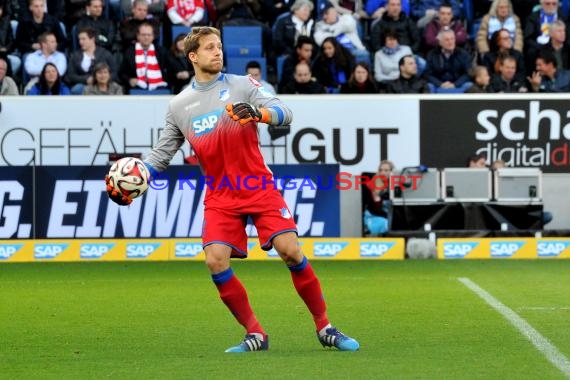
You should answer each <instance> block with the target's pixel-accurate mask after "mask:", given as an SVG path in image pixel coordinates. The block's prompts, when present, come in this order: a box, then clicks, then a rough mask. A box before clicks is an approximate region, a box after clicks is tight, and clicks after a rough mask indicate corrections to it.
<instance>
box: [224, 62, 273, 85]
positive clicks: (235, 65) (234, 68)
mask: <svg viewBox="0 0 570 380" xmlns="http://www.w3.org/2000/svg"><path fill="white" fill-rule="evenodd" d="M249 61H257V62H259V65H260V66H261V77H262V78H263V79H265V80H267V61H266V59H265V58H264V57H257V58H250V57H247V58H242V57H228V58H227V59H226V73H228V74H237V75H245V66H247V63H248V62H249Z"/></svg>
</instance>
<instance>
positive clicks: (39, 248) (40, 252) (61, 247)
mask: <svg viewBox="0 0 570 380" xmlns="http://www.w3.org/2000/svg"><path fill="white" fill-rule="evenodd" d="M68 246H69V244H36V245H35V246H34V257H35V258H36V259H54V258H56V257H57V256H58V255H59V254H60V253H62V252H63V251H65V250H66V249H67V247H68Z"/></svg>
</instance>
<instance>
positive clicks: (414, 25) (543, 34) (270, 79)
mask: <svg viewBox="0 0 570 380" xmlns="http://www.w3.org/2000/svg"><path fill="white" fill-rule="evenodd" d="M560 1H561V0H534V1H531V0H524V1H517V2H516V4H515V5H516V7H515V6H514V5H513V4H512V3H511V0H491V1H490V0H473V1H472V2H470V3H473V4H474V9H473V10H472V11H474V13H475V18H472V19H469V20H467V19H466V10H465V8H464V7H465V3H466V2H462V1H461V0H429V1H428V0H424V1H409V0H328V1H327V0H291V1H287V0H271V1H270V0H245V1H241V0H69V1H64V0H0V91H1V92H0V94H1V95H16V94H22V95H68V94H71V95H81V94H90V95H95V94H97V95H118V94H130V93H134V92H137V93H140V92H141V91H143V92H144V91H148V92H149V93H150V92H153V91H156V90H164V92H165V93H172V94H177V93H179V92H180V91H182V90H183V89H184V88H185V87H186V86H187V85H188V83H189V82H190V80H191V79H192V77H193V71H192V67H191V65H189V64H188V62H187V60H186V57H184V53H183V39H184V36H185V33H184V34H179V35H172V30H173V26H176V25H181V26H185V27H188V28H191V27H193V26H197V25H212V26H216V27H218V28H220V29H222V31H223V28H224V26H252V25H254V26H259V27H261V30H262V45H263V46H262V49H263V56H264V59H266V62H267V74H268V75H267V77H265V78H262V77H261V73H262V72H263V71H264V70H262V66H261V65H260V64H259V62H256V61H255V59H253V60H252V62H250V63H249V64H248V65H247V69H246V70H245V71H244V73H243V74H246V73H251V75H254V76H256V78H257V79H258V80H259V81H263V82H264V83H266V86H267V87H269V86H271V87H272V91H275V92H276V93H286V94H301V93H302V94H324V93H327V94H336V93H350V94H352V93H361V94H362V93H463V92H467V93H490V92H505V93H521V92H569V91H570V71H569V69H570V46H569V43H570V42H569V41H570V40H569V39H568V30H569V29H568V28H567V27H566V24H567V20H568V19H567V15H566V14H564V12H562V7H561V4H560ZM227 59H231V57H226V60H227ZM263 68H265V65H264V66H263ZM273 87H274V89H273Z"/></svg>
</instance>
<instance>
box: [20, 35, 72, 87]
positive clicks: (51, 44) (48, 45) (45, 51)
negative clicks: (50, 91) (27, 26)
mask: <svg viewBox="0 0 570 380" xmlns="http://www.w3.org/2000/svg"><path fill="white" fill-rule="evenodd" d="M39 43H40V48H39V49H38V50H36V51H34V52H33V53H30V54H28V55H27V56H26V59H25V61H24V70H26V73H27V75H28V76H29V77H30V78H31V79H30V82H33V83H35V82H36V81H37V78H38V77H39V76H40V74H41V72H42V70H43V68H44V66H45V65H46V63H48V62H49V63H53V64H54V65H55V67H56V68H57V71H58V73H59V76H60V77H62V76H63V75H65V72H66V71H67V58H66V57H65V54H63V53H61V52H59V51H57V40H56V38H55V34H53V33H52V32H45V33H43V34H42V35H41V36H40V37H39ZM30 82H28V84H29V83H30ZM33 83H32V85H33ZM28 84H26V88H28V87H29V86H28Z"/></svg>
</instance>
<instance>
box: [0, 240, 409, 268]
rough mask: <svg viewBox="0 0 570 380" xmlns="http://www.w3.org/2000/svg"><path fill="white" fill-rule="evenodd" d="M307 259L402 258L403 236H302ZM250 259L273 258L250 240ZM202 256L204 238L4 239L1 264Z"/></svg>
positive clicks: (0, 247)
mask: <svg viewBox="0 0 570 380" xmlns="http://www.w3.org/2000/svg"><path fill="white" fill-rule="evenodd" d="M299 245H300V246H301V249H302V250H303V252H304V253H305V254H306V255H307V257H308V258H309V259H317V260H320V259H325V260H327V259H328V260H403V259H404V248H405V247H404V245H405V244H404V239H403V238H393V239H359V238H347V239H335V238H330V239H329V238H300V239H299ZM248 253H249V255H248V257H249V259H250V260H271V259H278V258H279V256H278V255H277V252H276V251H275V250H274V249H271V250H269V251H264V250H262V249H261V247H260V244H259V241H258V240H256V239H249V240H248ZM166 260H174V261H183V260H194V261H200V260H204V252H203V250H202V243H201V240H200V239H132V240H131V239H109V240H104V239H68V240H52V239H50V240H10V241H0V263H17V262H19V263H22V262H71V261H75V262H77V261H83V262H100V261H166Z"/></svg>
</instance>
